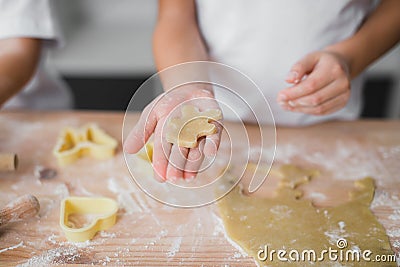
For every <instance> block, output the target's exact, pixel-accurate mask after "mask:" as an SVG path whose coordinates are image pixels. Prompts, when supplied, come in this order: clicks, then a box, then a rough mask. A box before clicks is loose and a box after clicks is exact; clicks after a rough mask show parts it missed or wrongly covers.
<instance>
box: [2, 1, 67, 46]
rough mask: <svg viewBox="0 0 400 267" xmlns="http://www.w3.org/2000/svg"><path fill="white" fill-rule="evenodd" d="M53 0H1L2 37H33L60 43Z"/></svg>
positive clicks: (52, 43)
mask: <svg viewBox="0 0 400 267" xmlns="http://www.w3.org/2000/svg"><path fill="white" fill-rule="evenodd" d="M52 4H53V3H52V0H0V39H5V38H13V37H33V38H39V39H44V40H45V41H46V42H45V43H47V45H48V44H51V45H54V44H58V45H59V44H60V43H61V35H60V31H59V30H58V25H56V23H55V20H54V14H53V10H52Z"/></svg>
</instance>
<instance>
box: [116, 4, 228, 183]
mask: <svg viewBox="0 0 400 267" xmlns="http://www.w3.org/2000/svg"><path fill="white" fill-rule="evenodd" d="M153 50H154V51H153V52H154V53H153V54H154V57H155V62H156V65H157V69H158V70H160V71H161V70H162V69H164V68H167V67H169V66H173V65H175V64H178V63H183V62H187V61H204V60H207V59H208V54H207V50H206V46H205V44H204V42H203V40H202V38H201V35H200V31H199V28H198V25H197V19H196V7H195V3H194V0H159V15H158V22H157V25H156V29H155V32H154V39H153ZM166 80H168V77H165V76H163V84H164V86H166V82H165V81H166ZM166 90H169V88H168V85H167V88H166ZM187 101H190V103H191V104H192V105H197V107H198V108H199V109H200V110H206V109H218V108H219V106H218V104H217V102H216V101H215V99H214V94H213V91H212V90H210V88H206V87H205V86H203V85H202V86H196V85H187V86H182V87H180V88H179V89H177V90H170V91H169V92H166V94H165V95H161V96H159V97H158V98H156V99H155V100H154V101H153V102H152V103H150V104H149V105H148V106H147V107H146V108H145V109H144V110H143V112H142V114H141V116H140V119H139V121H138V123H137V124H136V126H135V127H134V129H132V131H131V133H130V134H129V136H128V138H127V139H126V141H125V144H124V150H125V152H127V153H136V152H138V151H139V150H140V149H141V148H142V147H143V146H144V144H145V143H146V142H147V140H148V139H149V138H150V136H151V135H152V134H154V149H153V169H154V176H155V178H156V179H157V180H159V181H165V180H169V179H174V178H193V177H195V176H196V175H197V171H198V169H199V168H200V165H201V163H202V161H203V158H204V154H205V155H215V154H216V153H217V149H218V146H219V143H220V136H221V132H222V126H221V124H220V123H218V124H216V127H217V129H218V132H217V133H215V134H213V135H210V136H207V138H206V140H205V143H203V141H204V140H203V141H201V142H200V144H199V146H198V147H196V148H191V149H188V148H179V147H178V146H177V145H171V144H169V143H168V142H166V140H165V138H164V135H165V133H164V132H163V129H165V128H166V127H165V128H164V127H163V126H164V124H165V123H166V122H167V121H168V116H169V115H170V113H171V111H173V110H174V109H175V108H178V109H179V108H180V107H181V105H182V104H184V103H186V102H187ZM203 152H204V153H203Z"/></svg>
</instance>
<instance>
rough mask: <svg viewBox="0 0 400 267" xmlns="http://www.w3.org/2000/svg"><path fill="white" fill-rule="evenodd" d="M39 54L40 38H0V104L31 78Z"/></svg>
mask: <svg viewBox="0 0 400 267" xmlns="http://www.w3.org/2000/svg"><path fill="white" fill-rule="evenodd" d="M39 56H40V40H38V39H31V38H10V39H3V40H0V106H1V105H3V104H4V103H5V102H6V101H7V100H8V99H9V98H10V97H12V96H13V95H14V94H16V93H17V92H18V91H19V90H21V89H22V88H23V86H24V85H25V84H26V83H27V82H28V81H29V80H30V79H31V77H32V75H33V74H34V72H35V69H36V65H37V63H38V62H39Z"/></svg>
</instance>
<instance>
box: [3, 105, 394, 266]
mask: <svg viewBox="0 0 400 267" xmlns="http://www.w3.org/2000/svg"><path fill="white" fill-rule="evenodd" d="M122 121H123V113H105V112H1V113H0V152H15V153H17V154H18V156H19V159H20V165H19V168H18V170H17V171H16V172H11V173H0V205H1V206H3V205H5V204H6V203H7V202H8V201H10V200H12V199H14V198H15V197H17V196H19V195H22V194H26V193H32V194H34V195H36V196H37V197H38V198H39V200H40V204H41V211H40V214H39V216H37V217H35V218H32V219H30V220H28V221H22V222H17V223H13V224H10V225H8V226H6V227H3V228H1V229H0V266H13V265H17V264H25V266H44V265H52V264H61V263H66V264H73V265H79V264H93V265H112V266H115V265H117V266H118V265H121V266H133V265H135V266H255V264H254V262H253V260H252V259H251V258H249V257H247V256H245V255H243V254H242V253H241V252H240V251H239V250H238V249H237V248H235V247H234V246H233V245H231V243H230V242H229V241H228V240H227V239H226V237H225V235H224V230H223V226H222V224H221V222H220V221H219V219H218V215H217V214H216V209H215V205H209V206H206V207H202V208H197V209H178V208H172V207H168V206H165V205H162V204H160V203H159V202H157V201H155V200H153V199H151V198H150V197H148V196H147V195H145V194H144V193H143V192H142V191H141V190H140V189H138V187H137V186H136V185H135V184H134V183H133V182H132V180H131V177H130V175H129V172H128V170H127V167H126V165H125V163H124V159H123V155H122V152H121V146H119V149H118V153H117V155H116V156H115V157H114V158H112V159H109V160H105V161H96V160H94V159H90V158H83V159H81V160H79V161H77V162H76V163H74V164H73V165H70V166H67V167H65V168H59V167H58V166H57V162H56V160H55V158H54V156H53V155H52V152H51V151H52V149H53V147H54V145H55V142H56V140H57V137H58V135H59V132H60V130H61V129H62V128H63V127H65V126H81V125H84V124H85V123H87V122H95V123H97V124H98V125H99V126H100V127H101V128H103V129H105V131H106V132H107V133H109V134H110V135H112V136H113V137H115V138H117V139H118V140H119V142H120V143H121V125H122ZM247 129H248V131H249V134H250V138H251V135H252V132H254V131H255V128H254V127H253V126H249V127H247ZM265 138H270V137H268V136H266V137H265ZM277 138H278V143H277V156H276V162H280V163H294V164H298V165H305V166H313V167H316V168H319V169H321V171H322V173H323V174H324V175H325V176H329V177H332V181H334V182H335V183H336V187H337V188H338V189H336V191H335V190H332V187H330V188H328V187H326V188H325V189H321V190H320V192H323V193H326V194H327V195H328V198H327V199H328V201H325V203H323V201H320V203H318V199H315V202H316V203H317V204H319V205H324V204H327V205H332V204H335V203H338V202H340V201H343V198H342V197H338V196H340V195H341V194H342V195H344V196H346V194H347V191H346V190H341V187H342V185H343V188H346V186H345V185H349V184H350V185H351V181H352V180H354V179H357V178H362V177H364V176H367V175H370V176H373V177H374V178H375V179H376V184H377V190H376V195H375V200H374V202H373V205H372V210H373V212H374V213H375V214H376V216H378V218H379V220H380V221H381V222H382V224H383V225H384V226H385V228H386V229H387V231H388V235H389V236H390V240H391V243H392V246H393V249H394V250H395V251H397V252H399V247H400V233H399V228H400V175H399V173H400V164H399V162H400V121H357V122H329V123H324V124H320V125H316V126H310V127H305V128H278V129H277ZM37 166H44V167H47V168H54V169H56V170H57V171H58V175H57V177H56V178H54V179H49V180H43V179H42V180H39V179H38V178H37V177H35V175H34V170H35V168H37ZM267 181H268V180H267ZM338 185H339V186H338ZM324 190H325V191H324ZM309 191H310V190H309ZM332 191H335V193H332ZM342 191H343V192H342ZM308 193H310V192H308ZM311 193H312V192H311ZM69 195H80V196H99V195H101V196H107V197H111V198H114V199H116V200H118V201H119V203H120V205H121V209H120V211H119V213H118V220H117V223H116V225H115V226H114V227H112V228H111V229H109V230H108V231H103V232H100V233H99V234H97V235H96V236H95V238H94V239H93V240H91V241H87V242H85V243H71V242H67V241H66V239H65V237H64V234H63V233H62V231H61V229H60V227H59V225H58V220H59V209H60V201H61V199H63V198H64V197H66V196H69ZM308 196H310V197H312V196H313V194H308ZM314 196H315V195H314ZM344 199H345V198H344Z"/></svg>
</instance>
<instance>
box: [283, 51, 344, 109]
mask: <svg viewBox="0 0 400 267" xmlns="http://www.w3.org/2000/svg"><path fill="white" fill-rule="evenodd" d="M286 81H287V82H288V83H291V84H292V86H290V87H288V88H286V89H284V90H282V91H281V92H279V94H278V98H277V101H278V103H279V104H280V105H281V106H282V108H283V109H285V110H290V111H293V112H302V113H306V114H312V115H326V114H329V113H333V112H335V111H337V110H339V109H341V108H343V107H344V106H345V105H346V104H347V102H348V100H349V98H350V75H349V67H348V64H347V62H346V60H345V59H344V58H343V57H342V56H340V55H339V54H336V53H332V52H329V51H318V52H314V53H311V54H308V55H307V56H305V57H304V58H303V59H301V60H300V61H298V62H297V63H296V64H294V66H293V67H292V69H291V71H290V73H289V75H288V77H287V78H286Z"/></svg>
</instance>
